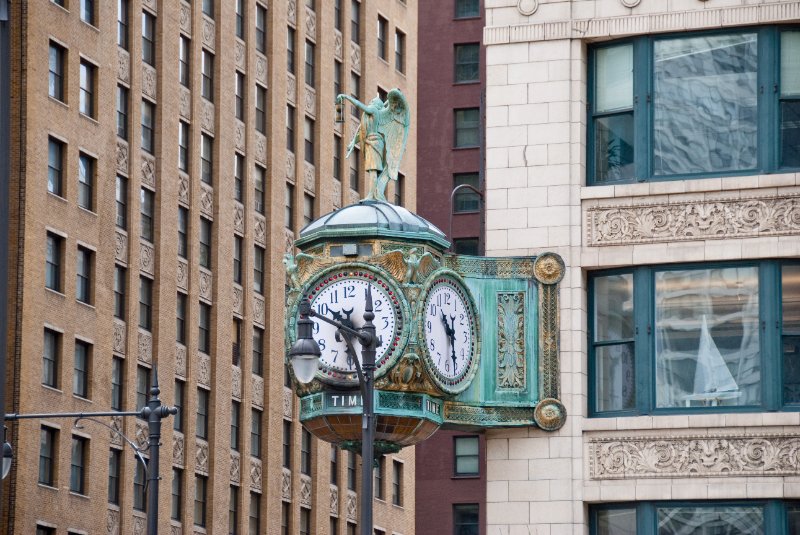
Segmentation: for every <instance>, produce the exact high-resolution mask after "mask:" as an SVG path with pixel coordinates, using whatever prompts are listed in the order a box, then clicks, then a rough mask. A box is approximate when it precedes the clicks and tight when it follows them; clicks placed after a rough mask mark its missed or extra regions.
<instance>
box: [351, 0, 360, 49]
mask: <svg viewBox="0 0 800 535" xmlns="http://www.w3.org/2000/svg"><path fill="white" fill-rule="evenodd" d="M359 19H361V2H359V1H358V0H351V1H350V40H351V41H353V42H354V43H356V44H357V43H358V37H359V33H360V27H359Z"/></svg>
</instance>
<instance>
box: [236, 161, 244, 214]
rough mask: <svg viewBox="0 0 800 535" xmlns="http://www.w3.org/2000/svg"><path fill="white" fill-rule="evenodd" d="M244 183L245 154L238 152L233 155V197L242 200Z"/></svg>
mask: <svg viewBox="0 0 800 535" xmlns="http://www.w3.org/2000/svg"><path fill="white" fill-rule="evenodd" d="M243 184H244V156H243V155H241V154H239V153H238V152H237V153H235V154H234V155H233V198H234V199H235V200H237V201H239V202H242V198H243V191H242V190H243Z"/></svg>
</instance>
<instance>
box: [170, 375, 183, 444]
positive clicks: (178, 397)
mask: <svg viewBox="0 0 800 535" xmlns="http://www.w3.org/2000/svg"><path fill="white" fill-rule="evenodd" d="M175 407H176V408H177V409H178V413H177V414H175V415H174V416H173V417H172V429H173V430H174V431H177V432H179V433H183V428H184V422H185V421H186V418H185V415H184V410H185V409H186V382H184V381H181V380H180V379H175Z"/></svg>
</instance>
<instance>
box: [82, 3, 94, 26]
mask: <svg viewBox="0 0 800 535" xmlns="http://www.w3.org/2000/svg"><path fill="white" fill-rule="evenodd" d="M80 12H81V20H82V21H83V22H86V23H89V24H91V25H92V26H95V23H94V0H81V7H80Z"/></svg>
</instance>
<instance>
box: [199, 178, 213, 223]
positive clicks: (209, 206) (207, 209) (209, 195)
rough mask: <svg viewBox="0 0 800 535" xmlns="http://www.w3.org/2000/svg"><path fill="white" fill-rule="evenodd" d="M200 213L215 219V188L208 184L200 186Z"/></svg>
mask: <svg viewBox="0 0 800 535" xmlns="http://www.w3.org/2000/svg"><path fill="white" fill-rule="evenodd" d="M200 212H202V213H203V215H206V216H208V217H210V218H212V219H213V218H214V188H212V187H211V186H209V185H208V184H200Z"/></svg>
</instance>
